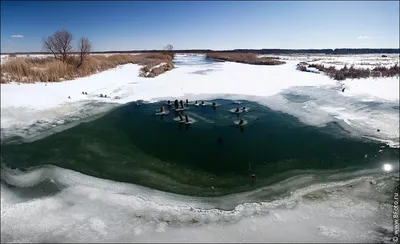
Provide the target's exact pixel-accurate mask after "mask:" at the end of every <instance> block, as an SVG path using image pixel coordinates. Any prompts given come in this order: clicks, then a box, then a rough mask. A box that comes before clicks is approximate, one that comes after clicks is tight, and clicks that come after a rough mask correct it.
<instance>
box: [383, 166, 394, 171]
mask: <svg viewBox="0 0 400 244" xmlns="http://www.w3.org/2000/svg"><path fill="white" fill-rule="evenodd" d="M383 170H384V171H387V172H389V171H391V170H392V165H390V164H384V165H383Z"/></svg>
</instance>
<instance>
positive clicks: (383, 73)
mask: <svg viewBox="0 0 400 244" xmlns="http://www.w3.org/2000/svg"><path fill="white" fill-rule="evenodd" d="M299 67H300V70H302V71H304V70H303V69H302V67H304V64H299ZM308 67H314V68H316V69H318V70H319V71H322V72H324V73H325V74H326V75H328V76H329V77H331V78H332V79H335V80H345V79H348V78H350V79H360V78H368V77H394V76H400V68H399V66H398V65H397V64H396V65H393V66H391V67H389V68H387V67H375V68H373V69H372V70H370V69H362V68H354V66H350V68H349V67H347V65H345V66H344V67H343V68H341V69H336V68H335V67H334V66H330V67H325V66H324V65H321V64H310V65H309V66H308ZM304 68H305V67H304Z"/></svg>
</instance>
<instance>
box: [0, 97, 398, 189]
mask: <svg viewBox="0 0 400 244" xmlns="http://www.w3.org/2000/svg"><path fill="white" fill-rule="evenodd" d="M216 102H217V104H220V105H221V106H219V107H218V108H217V109H215V110H214V109H213V108H212V107H210V106H207V107H194V106H190V109H189V110H187V114H188V115H189V116H190V117H191V118H194V119H195V120H196V121H197V122H195V123H194V124H192V125H189V126H186V125H184V124H180V123H178V122H176V121H174V120H173V118H174V117H175V115H174V113H173V112H171V113H170V114H168V115H166V116H164V117H160V116H156V115H155V112H156V110H157V109H158V108H159V107H160V104H159V103H156V104H144V105H142V106H138V105H137V104H136V103H131V104H128V105H125V106H122V107H119V108H117V109H114V110H113V111H111V112H110V113H108V114H107V115H105V116H103V117H101V118H99V119H97V120H95V121H91V122H88V123H83V124H80V125H78V126H76V127H73V128H71V129H68V130H66V131H63V132H60V133H57V134H53V135H51V136H49V137H46V138H44V139H41V140H38V141H35V142H31V143H25V144H19V145H2V158H3V162H4V163H5V164H6V165H8V166H11V167H17V168H20V169H21V168H28V167H31V166H37V165H43V164H52V165H57V166H60V167H63V168H67V169H72V170H75V171H79V172H82V173H85V174H88V175H92V176H96V177H100V178H105V179H112V180H116V181H122V182H130V183H135V184H140V185H144V186H148V187H151V188H155V189H160V190H164V191H169V192H175V193H180V194H187V195H221V194H226V193H231V192H236V191H245V190H249V189H252V188H256V187H259V186H263V185H266V184H270V183H272V182H276V181H278V180H282V179H283V177H288V175H293V174H296V172H300V171H302V170H326V169H344V168H347V169H349V168H350V170H358V169H364V168H373V167H377V165H379V163H381V162H382V161H384V160H396V161H397V160H398V158H399V154H398V150H397V149H390V148H385V149H384V150H383V152H382V153H378V151H379V150H380V149H381V148H380V147H381V144H377V143H372V142H369V141H360V140H355V139H351V138H350V137H348V136H347V135H346V132H345V131H343V130H341V128H340V127H339V125H338V124H335V123H332V124H330V125H328V126H326V127H324V128H316V127H312V126H306V125H304V124H302V123H300V122H299V121H298V120H297V119H296V118H294V117H292V116H290V115H287V114H283V113H279V112H276V111H272V110H270V109H268V108H266V107H264V106H260V105H258V104H256V103H250V102H246V101H244V103H243V104H241V105H240V106H246V107H250V111H249V112H247V113H244V114H243V115H241V116H242V117H243V118H244V119H245V120H247V121H248V124H247V125H246V126H245V127H244V129H243V130H241V129H240V128H239V127H238V126H236V125H235V124H234V121H237V120H238V119H239V117H238V116H237V115H235V114H232V113H231V112H230V111H229V110H230V109H233V108H236V106H237V105H234V104H232V101H227V100H216ZM366 154H367V155H368V156H367V157H365V155H366ZM250 172H252V173H255V174H256V176H257V178H258V179H257V180H255V181H254V180H252V179H251V177H250Z"/></svg>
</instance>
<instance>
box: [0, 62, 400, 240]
mask: <svg viewBox="0 0 400 244" xmlns="http://www.w3.org/2000/svg"><path fill="white" fill-rule="evenodd" d="M176 59H177V60H178V61H179V63H180V65H177V68H176V69H174V70H172V71H169V72H167V73H165V74H163V75H160V76H158V77H156V78H152V79H149V78H141V77H138V74H139V69H140V66H138V65H133V64H128V65H124V66H120V67H118V68H116V69H113V70H109V71H106V72H102V73H99V74H95V75H92V76H90V77H85V78H79V79H76V80H72V81H65V82H62V83H48V84H47V85H46V84H44V83H37V84H21V85H18V84H16V83H13V84H2V85H1V135H2V139H7V138H10V137H12V136H15V135H17V136H21V137H24V138H27V139H36V138H37V137H38V136H41V135H43V133H45V135H48V134H51V133H55V132H56V131H59V130H61V129H63V128H66V127H67V126H73V125H74V123H79V122H80V121H81V119H83V118H90V117H92V116H94V115H100V114H101V113H103V112H106V111H108V110H109V109H111V108H113V107H115V106H118V105H120V104H125V103H128V102H131V101H134V100H139V99H142V100H145V101H149V102H154V101H157V100H160V99H176V98H178V99H179V98H185V99H186V98H187V99H189V100H195V99H196V100H201V99H211V98H229V99H247V100H251V101H255V102H259V103H261V104H264V105H266V106H269V107H270V108H272V109H275V110H279V111H282V112H285V113H288V114H291V115H293V116H296V117H298V118H299V119H300V120H301V121H302V122H304V123H306V124H310V125H314V126H324V125H325V124H326V123H328V122H332V121H337V122H339V123H340V124H341V125H342V126H344V127H346V129H347V130H349V131H351V132H352V133H353V134H354V135H355V136H366V137H371V138H375V139H376V140H382V141H386V142H388V143H389V144H390V145H392V146H398V145H399V107H398V105H399V80H398V78H382V79H360V80H346V81H344V82H337V81H334V80H332V79H329V78H328V77H327V76H324V75H321V74H314V73H307V72H300V71H297V70H296V64H297V63H298V62H300V61H304V60H302V58H297V59H296V58H295V57H287V59H286V61H287V64H285V65H281V66H252V65H245V64H238V63H228V62H226V63H221V62H218V63H208V62H205V61H204V60H203V59H204V57H203V56H201V55H195V56H194V55H191V56H186V55H177V57H176ZM305 59H307V57H305ZM342 87H346V91H345V92H344V93H343V92H341V88H342ZM82 91H86V92H87V93H88V95H82ZM100 93H101V94H106V95H107V96H109V97H108V98H100V97H99V94H100ZM68 96H70V97H71V98H70V99H69V98H68ZM293 97H296V98H297V100H296V99H293ZM299 98H300V99H299ZM70 121H74V122H73V123H69V124H68V125H66V124H65V123H66V122H70ZM377 129H380V132H377ZM382 163H384V162H382ZM386 163H388V162H386ZM389 163H391V164H392V165H393V166H394V169H393V171H398V162H389ZM380 172H382V170H381V169H380V168H378V169H376V170H375V171H371V172H370V173H380ZM364 173H365V172H364ZM1 174H2V178H3V177H4V178H7V181H10V182H14V184H15V185H17V186H25V187H28V186H33V185H35V184H37V183H38V182H40V181H41V180H42V179H44V178H47V179H49V180H53V181H55V182H56V183H57V182H58V183H60V184H62V185H65V186H67V187H66V188H65V189H64V190H62V191H61V192H59V193H57V194H55V195H53V196H48V197H43V198H34V199H28V200H27V199H24V198H22V197H20V195H18V194H17V193H16V192H15V191H14V190H11V189H9V188H7V187H6V186H4V185H3V184H2V185H1V226H2V230H1V231H2V237H1V238H2V241H3V240H6V239H7V238H9V237H7V236H4V235H3V234H6V233H8V234H10V233H12V235H13V236H14V237H15V236H20V240H19V241H26V242H27V241H34V242H35V241H45V240H46V241H49V240H50V241H52V240H54V241H57V240H60V239H61V240H62V241H78V240H79V241H105V242H107V241H109V242H110V241H137V242H177V241H183V242H185V241H186V242H188V241H192V242H193V241H195V242H196V241H197V242H207V241H209V242H299V241H300V242H309V241H312V242H326V241H327V242H350V241H352V242H375V241H378V240H382V239H384V237H388V236H390V233H391V232H392V230H393V226H392V225H391V224H388V223H389V222H390V221H388V219H390V213H391V211H392V205H391V201H390V199H389V200H387V199H386V198H387V197H386V195H385V194H384V193H385V191H387V189H389V188H390V187H391V184H392V182H393V181H392V180H390V179H391V177H392V176H391V175H390V174H389V173H383V172H382V174H381V177H380V178H379V179H376V178H375V179H374V180H372V178H369V177H366V176H364V177H361V178H357V175H353V176H352V177H351V178H353V180H352V181H340V182H337V183H332V184H321V185H318V184H317V185H313V186H311V187H307V188H304V189H300V190H297V191H294V192H292V194H291V196H290V197H288V198H286V199H281V200H276V201H272V202H264V203H248V204H240V205H238V206H236V208H235V209H234V210H229V211H228V210H226V211H222V210H217V209H216V206H221V205H224V204H228V203H229V202H231V200H232V198H235V199H236V198H240V197H246V196H243V195H234V196H226V197H221V198H218V199H214V200H213V201H214V202H211V203H210V201H203V200H202V199H197V198H190V197H183V196H176V195H173V194H166V193H161V192H158V191H153V190H150V189H147V188H144V187H139V186H134V185H128V184H122V183H117V182H111V181H107V180H100V179H96V178H93V177H89V176H85V175H82V174H80V173H77V172H73V171H70V170H65V169H61V168H57V167H47V168H41V169H33V170H32V171H30V172H18V171H16V172H14V171H10V170H3V169H2V172H1ZM364 175H365V174H364ZM341 177H342V176H341ZM311 178H313V175H312V174H310V175H302V176H299V178H296V179H289V180H288V182H286V183H282V184H280V185H279V186H275V187H285V186H289V185H296V184H298V182H299V181H300V182H302V181H307V180H309V179H311ZM333 180H334V177H333V176H332V181H333ZM350 185H352V186H351V187H350ZM262 191H263V189H259V190H256V191H254V192H251V193H244V194H245V195H246V194H247V195H254V194H255V195H257V194H262ZM385 201H387V203H382V202H385ZM206 202H207V203H206ZM105 209H107V210H105ZM138 216H139V217H138Z"/></svg>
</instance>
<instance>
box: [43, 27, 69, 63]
mask: <svg viewBox="0 0 400 244" xmlns="http://www.w3.org/2000/svg"><path fill="white" fill-rule="evenodd" d="M71 41H72V34H71V33H70V32H69V31H67V30H60V31H57V32H55V33H54V34H53V35H51V36H49V37H47V39H44V40H43V48H44V50H46V51H49V52H51V53H52V54H53V55H54V57H55V58H56V59H58V60H61V61H63V62H66V61H67V58H68V53H69V52H70V51H71V49H72V46H71Z"/></svg>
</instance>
